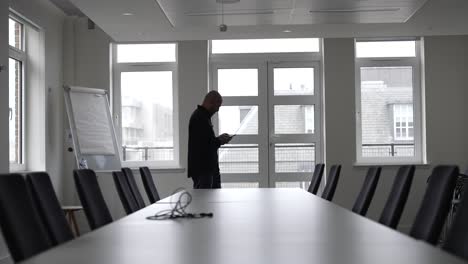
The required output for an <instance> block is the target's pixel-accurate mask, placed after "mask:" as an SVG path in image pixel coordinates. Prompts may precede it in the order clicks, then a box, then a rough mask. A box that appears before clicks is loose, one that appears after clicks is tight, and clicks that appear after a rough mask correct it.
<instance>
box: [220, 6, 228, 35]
mask: <svg viewBox="0 0 468 264" xmlns="http://www.w3.org/2000/svg"><path fill="white" fill-rule="evenodd" d="M219 31H221V32H226V31H227V25H226V24H224V2H221V25H219Z"/></svg>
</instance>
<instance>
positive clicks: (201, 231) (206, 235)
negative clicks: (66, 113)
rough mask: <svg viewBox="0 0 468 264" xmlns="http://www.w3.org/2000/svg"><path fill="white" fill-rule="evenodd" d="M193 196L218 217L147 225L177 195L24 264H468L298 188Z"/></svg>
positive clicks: (195, 208) (198, 206)
mask: <svg viewBox="0 0 468 264" xmlns="http://www.w3.org/2000/svg"><path fill="white" fill-rule="evenodd" d="M189 192H190V194H191V195H192V202H191V204H190V205H189V206H188V207H187V209H186V211H188V212H192V213H201V212H204V213H210V212H211V213H213V217H211V218H210V217H208V218H200V219H173V220H148V219H146V217H148V216H150V215H154V214H156V213H157V212H159V211H161V210H164V209H169V208H171V206H172V204H171V199H172V201H174V200H175V199H177V195H179V194H175V195H174V196H172V197H168V198H166V199H163V200H161V201H160V202H158V203H155V204H152V205H150V206H147V207H146V208H144V209H141V210H139V211H137V212H135V213H133V214H131V215H128V216H126V217H123V218H121V219H119V220H117V221H114V222H113V223H111V224H109V225H107V226H104V227H102V228H99V229H97V230H95V231H93V232H90V233H87V234H85V235H83V236H81V237H79V238H77V239H75V240H72V241H69V242H67V243H65V244H62V245H60V246H58V247H55V248H53V249H51V250H48V251H46V252H43V253H41V254H39V255H36V256H34V257H32V258H30V259H27V260H26V261H24V262H22V263H27V264H33V263H34V264H46V263H47V264H49V263H67V264H74V263H76V264H78V263H79V264H93V263H96V264H97V263H99V264H103V263H108V264H123V263H131V264H136V263H164V264H182V263H184V264H186V263H194V264H214V263H220V264H231V263H232V264H234V263H235V264H241V263H265V264H266V263H268V264H276V263H292V264H301V263H304V264H305V263H307V264H312V263H320V264H327V263H346V264H358V263H359V264H366V263H368V264H377V263H378V264H382V263H392V264H395V263H398V264H405V263H408V264H409V263H411V264H415V263H421V264H422V263H424V264H431V263H434V264H435V263H444V264H450V263H454V264H455V263H467V262H465V261H463V260H462V259H459V258H457V257H455V256H453V255H450V254H448V253H446V252H444V251H442V250H441V249H439V248H437V247H433V246H431V245H429V244H427V243H425V242H422V241H418V240H415V239H413V238H411V237H408V236H407V235H404V234H402V233H400V232H398V231H394V230H392V229H390V228H387V227H386V226H383V225H381V224H379V223H376V222H374V221H372V220H369V219H367V218H365V217H362V216H359V215H357V214H354V213H352V212H351V211H349V210H347V209H345V208H342V207H340V206H338V205H335V204H333V203H331V202H328V201H326V200H323V199H321V198H320V197H318V196H315V195H312V194H310V193H308V192H306V191H304V190H301V189H219V190H190V191H189Z"/></svg>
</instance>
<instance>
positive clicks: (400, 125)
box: [393, 104, 414, 140]
mask: <svg viewBox="0 0 468 264" xmlns="http://www.w3.org/2000/svg"><path fill="white" fill-rule="evenodd" d="M393 127H394V129H393V136H394V137H395V140H413V139H414V125H413V105H411V104H395V105H393Z"/></svg>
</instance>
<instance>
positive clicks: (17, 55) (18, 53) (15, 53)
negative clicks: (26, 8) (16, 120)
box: [8, 13, 28, 171]
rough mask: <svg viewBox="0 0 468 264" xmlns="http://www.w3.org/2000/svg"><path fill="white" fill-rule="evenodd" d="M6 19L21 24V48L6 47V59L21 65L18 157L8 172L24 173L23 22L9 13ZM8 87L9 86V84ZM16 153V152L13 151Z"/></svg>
mask: <svg viewBox="0 0 468 264" xmlns="http://www.w3.org/2000/svg"><path fill="white" fill-rule="evenodd" d="M8 19H9V20H10V19H12V20H14V21H15V22H17V23H19V24H21V48H20V49H18V48H16V47H14V46H11V45H8V58H9V59H13V60H16V61H19V62H20V63H21V80H20V82H21V87H20V95H19V96H20V100H19V104H20V106H19V109H20V111H19V116H20V136H19V157H18V159H19V160H18V162H13V163H12V162H10V161H9V166H10V171H25V170H26V148H25V146H26V135H25V132H26V129H25V125H26V104H25V96H26V81H25V80H26V74H27V58H28V56H27V53H26V50H25V47H26V41H27V40H26V32H25V31H26V30H25V22H24V21H23V20H22V19H20V18H19V17H17V16H16V15H14V14H12V13H10V14H9V16H8ZM9 70H10V71H11V70H12V69H9ZM9 85H10V84H9ZM15 151H16V150H15Z"/></svg>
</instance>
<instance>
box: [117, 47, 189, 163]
mask: <svg viewBox="0 0 468 264" xmlns="http://www.w3.org/2000/svg"><path fill="white" fill-rule="evenodd" d="M119 44H175V53H176V54H175V56H176V61H175V62H120V63H118V62H117V46H118V45H119ZM178 46H179V44H178V42H174V41H172V42H154V43H153V42H152V43H144V42H141V43H140V42H139V43H133V42H132V43H128V42H118V43H112V44H111V66H112V69H111V75H112V83H111V93H110V97H111V107H112V109H111V112H112V114H113V119H114V126H115V129H116V135H117V142H118V145H119V151H120V153H121V154H123V150H122V101H121V99H122V97H121V86H120V76H121V73H122V72H145V71H171V72H172V107H173V112H172V124H173V142H174V145H173V146H174V160H172V161H156V160H147V161H124V160H123V155H122V156H121V163H122V166H123V167H131V168H136V167H141V166H147V167H149V168H157V169H166V168H180V164H181V163H180V143H179V141H180V139H179V104H178V97H179V96H178V95H179V94H178V90H179V89H178V62H179V58H178Z"/></svg>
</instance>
